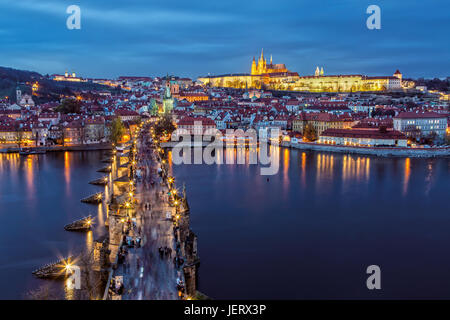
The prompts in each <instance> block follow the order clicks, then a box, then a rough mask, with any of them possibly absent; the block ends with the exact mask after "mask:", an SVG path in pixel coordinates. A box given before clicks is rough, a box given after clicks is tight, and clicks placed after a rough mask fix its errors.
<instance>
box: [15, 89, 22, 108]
mask: <svg viewBox="0 0 450 320" xmlns="http://www.w3.org/2000/svg"><path fill="white" fill-rule="evenodd" d="M20 100H22V90H20V88H19V87H17V88H16V102H17V104H19V103H20Z"/></svg>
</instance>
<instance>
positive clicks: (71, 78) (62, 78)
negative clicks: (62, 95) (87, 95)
mask: <svg viewBox="0 0 450 320" xmlns="http://www.w3.org/2000/svg"><path fill="white" fill-rule="evenodd" d="M52 79H53V81H72V82H86V81H87V80H85V79H83V78H80V77H77V75H76V73H75V72H72V73H71V74H70V73H69V72H67V71H66V73H64V74H63V75H62V74H54V75H52Z"/></svg>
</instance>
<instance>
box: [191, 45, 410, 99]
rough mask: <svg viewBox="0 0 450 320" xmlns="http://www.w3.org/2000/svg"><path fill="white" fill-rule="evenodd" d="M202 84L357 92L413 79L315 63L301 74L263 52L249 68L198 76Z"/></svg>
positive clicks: (406, 85) (391, 86)
mask: <svg viewBox="0 0 450 320" xmlns="http://www.w3.org/2000/svg"><path fill="white" fill-rule="evenodd" d="M199 81H201V82H202V83H203V84H204V85H207V86H212V87H224V88H241V89H242V88H258V89H261V88H266V89H272V90H286V91H304V92H357V91H395V90H403V89H408V88H413V86H414V83H413V82H411V81H403V76H402V74H401V73H400V71H399V70H397V71H395V73H394V74H393V75H392V76H377V77H369V76H366V75H361V74H353V75H325V72H324V69H323V67H322V68H321V69H319V67H317V69H316V72H315V73H314V75H304V76H300V75H299V74H298V73H297V72H292V71H289V70H288V69H287V68H286V66H285V65H284V64H274V63H273V62H272V56H271V57H270V62H269V63H267V60H266V58H265V57H264V52H263V51H261V56H260V58H259V59H258V61H257V62H256V60H255V57H253V61H252V65H251V72H250V73H248V74H247V73H242V74H225V75H217V76H205V77H200V78H199Z"/></svg>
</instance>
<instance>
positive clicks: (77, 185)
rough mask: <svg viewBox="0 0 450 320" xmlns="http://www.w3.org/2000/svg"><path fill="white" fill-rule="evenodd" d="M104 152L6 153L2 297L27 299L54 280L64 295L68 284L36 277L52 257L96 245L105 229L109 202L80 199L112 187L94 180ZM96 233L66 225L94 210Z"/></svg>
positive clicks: (0, 228) (0, 205)
mask: <svg viewBox="0 0 450 320" xmlns="http://www.w3.org/2000/svg"><path fill="white" fill-rule="evenodd" d="M102 158H103V152H101V151H98V152H97V151H94V152H92V151H91V152H65V153H63V152H61V153H48V154H45V155H33V156H28V157H20V156H19V155H18V154H1V155H0V181H1V183H0V250H1V254H0V299H23V298H27V296H26V294H27V292H29V290H32V289H36V288H37V287H39V286H41V285H47V284H49V285H51V292H52V293H53V292H54V293H53V294H58V295H59V296H60V297H61V298H64V290H63V288H64V283H62V282H60V283H58V282H52V281H43V280H37V279H34V278H33V276H32V274H31V272H32V271H33V270H35V269H36V268H38V267H40V266H41V265H44V264H46V263H48V262H52V261H55V260H57V257H65V256H67V255H68V254H70V253H77V252H80V251H81V250H83V249H85V248H86V246H88V247H89V246H90V245H92V241H93V240H94V239H95V238H96V237H97V236H98V235H100V234H101V233H102V232H103V231H104V212H103V211H104V208H103V207H104V206H103V205H98V206H96V205H95V206H94V205H88V204H83V203H81V202H80V199H81V198H83V197H85V196H88V195H90V194H92V193H95V192H98V191H103V190H105V188H107V187H99V186H93V185H90V184H88V182H89V181H91V180H94V179H95V178H99V177H101V176H102V175H104V174H102V173H98V172H96V170H97V169H99V168H100V167H103V166H105V164H103V163H101V159H102ZM90 213H91V214H92V215H93V216H94V217H96V221H95V222H96V225H95V228H94V230H93V232H92V231H91V232H89V233H73V232H67V231H65V230H64V228H63V227H64V225H66V224H67V223H70V222H72V221H74V220H76V219H79V218H81V217H83V216H86V215H88V214H90Z"/></svg>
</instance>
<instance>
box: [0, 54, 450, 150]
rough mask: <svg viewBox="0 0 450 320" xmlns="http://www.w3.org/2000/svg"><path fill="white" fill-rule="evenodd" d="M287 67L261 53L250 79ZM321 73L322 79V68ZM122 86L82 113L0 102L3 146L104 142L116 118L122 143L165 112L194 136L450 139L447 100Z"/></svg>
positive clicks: (172, 84)
mask: <svg viewBox="0 0 450 320" xmlns="http://www.w3.org/2000/svg"><path fill="white" fill-rule="evenodd" d="M284 69H285V67H284V65H276V64H273V63H272V61H270V63H265V60H263V56H261V58H260V60H259V61H258V63H257V64H256V61H255V64H253V67H252V73H254V74H253V75H252V76H261V75H264V74H266V73H265V72H267V71H269V72H272V71H274V70H278V71H282V72H285V70H284ZM316 71H317V73H318V75H317V76H318V77H321V76H322V74H323V70H321V69H319V68H318V69H317V70H316ZM117 81H119V82H120V83H121V84H122V85H123V86H126V87H127V89H126V90H122V91H120V93H114V94H108V95H104V94H96V93H95V92H89V94H85V92H80V93H79V94H78V98H79V101H80V103H81V109H80V112H79V113H76V114H61V113H59V112H58V111H57V106H58V105H59V103H60V102H61V101H55V102H50V103H46V104H43V105H35V104H34V102H33V103H29V101H28V103H22V101H17V102H16V103H11V102H9V101H1V100H0V143H1V144H2V145H8V144H9V145H11V144H14V143H16V142H17V139H18V137H19V136H20V137H22V138H24V141H26V143H28V144H30V145H33V144H35V145H52V144H74V145H76V144H90V143H98V142H105V141H108V138H109V134H110V125H111V123H112V121H113V120H114V119H115V118H120V119H121V120H122V121H123V123H124V124H125V126H126V128H127V130H126V131H125V134H124V137H123V138H124V139H127V138H129V137H130V136H131V134H132V132H133V128H134V127H133V126H135V125H136V123H138V122H139V121H140V119H142V118H148V117H153V116H155V115H158V114H161V113H168V114H171V115H172V117H173V121H174V122H175V123H176V124H177V126H178V128H180V129H185V130H187V131H188V132H191V133H192V134H198V133H200V132H203V130H205V129H212V128H216V129H218V130H221V131H225V130H226V129H242V130H244V131H245V130H247V129H249V128H254V129H256V130H257V131H259V132H265V133H264V135H267V134H268V133H269V132H271V131H274V130H275V129H277V130H278V131H279V132H281V135H280V137H281V139H283V140H285V141H309V142H311V141H314V143H324V144H344V145H345V144H350V145H361V146H376V145H390V146H398V147H405V146H406V145H408V144H409V145H414V144H418V143H425V142H426V143H428V144H433V143H434V144H438V143H443V142H444V141H445V139H446V137H447V134H448V129H447V128H448V114H449V113H448V102H445V101H442V100H440V98H439V96H438V95H435V94H433V93H427V94H425V95H417V96H410V95H398V94H397V95H392V94H390V93H389V92H385V93H381V94H380V93H378V94H376V93H365V92H355V93H350V92H347V93H326V94H325V93H324V94H311V93H300V92H298V93H297V92H290V93H285V94H284V95H283V94H276V93H273V92H272V91H268V90H261V89H254V88H247V89H234V88H221V87H208V86H204V85H202V83H199V82H196V81H193V80H191V79H187V78H179V77H173V76H166V77H154V78H150V77H120V78H119V79H117ZM115 92H119V91H115ZM22 98H23V97H21V100H22ZM31 100H32V99H31ZM199 122H200V123H201V124H202V125H201V126H199V125H198V123H199ZM306 133H308V134H306Z"/></svg>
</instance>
